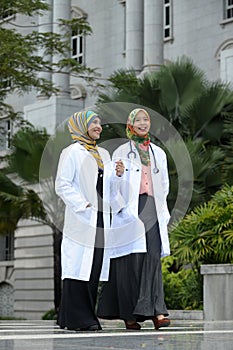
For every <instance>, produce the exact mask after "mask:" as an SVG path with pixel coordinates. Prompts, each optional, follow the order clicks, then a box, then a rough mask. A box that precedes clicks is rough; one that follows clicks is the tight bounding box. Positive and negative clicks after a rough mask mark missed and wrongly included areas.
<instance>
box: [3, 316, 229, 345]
mask: <svg viewBox="0 0 233 350" xmlns="http://www.w3.org/2000/svg"><path fill="white" fill-rule="evenodd" d="M102 327H103V330H102V331H99V332H74V331H65V330H61V329H59V328H58V327H57V326H56V324H55V323H54V322H53V321H29V320H27V321H0V350H21V349H22V350H29V349H30V350H39V349H40V350H53V349H57V350H105V349H111V350H114V349H117V350H123V349H124V350H129V349H130V350H131V349H135V350H138V349H150V350H153V349H158V350H184V349H185V350H233V321H225V322H223V321H218V322H217V321H216V322H204V321H192V320H189V321H187V320H184V321H182V320H177V321H175V320H174V321H172V323H171V325H170V327H168V328H161V329H160V330H154V329H153V325H152V322H150V321H147V322H146V323H145V324H143V327H142V329H141V330H140V331H128V330H125V329H124V324H123V322H121V321H119V322H116V321H104V322H102Z"/></svg>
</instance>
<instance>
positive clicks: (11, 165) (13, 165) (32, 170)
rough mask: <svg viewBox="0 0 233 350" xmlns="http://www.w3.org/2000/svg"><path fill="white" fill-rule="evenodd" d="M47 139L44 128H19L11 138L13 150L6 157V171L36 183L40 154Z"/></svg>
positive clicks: (37, 180)
mask: <svg viewBox="0 0 233 350" xmlns="http://www.w3.org/2000/svg"><path fill="white" fill-rule="evenodd" d="M48 139H49V135H48V134H47V132H46V130H45V129H43V130H38V129H35V128H34V127H23V128H21V129H19V130H18V132H17V133H16V134H14V135H13V137H12V140H11V146H12V149H13V151H12V152H11V154H10V155H9V157H8V167H7V171H8V173H17V174H18V175H19V176H20V177H21V178H22V179H23V180H25V181H29V182H31V183H38V182H39V167H40V161H41V155H42V153H43V150H44V148H45V145H46V143H47V141H48Z"/></svg>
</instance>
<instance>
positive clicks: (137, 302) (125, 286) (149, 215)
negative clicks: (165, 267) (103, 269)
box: [97, 194, 168, 322]
mask: <svg viewBox="0 0 233 350" xmlns="http://www.w3.org/2000/svg"><path fill="white" fill-rule="evenodd" d="M139 217H140V219H141V220H142V221H143V223H144V225H145V230H146V243H147V252H146V253H133V254H129V255H126V256H123V257H120V258H115V259H112V260H111V267H110V277H109V281H108V282H106V283H104V284H103V286H102V290H101V293H100V297H99V305H98V311H97V315H98V317H100V318H105V319H123V320H135V321H139V322H140V321H141V322H142V321H144V320H146V319H150V318H151V317H153V316H156V315H160V314H162V315H165V316H167V315H168V312H167V308H166V305H165V302H164V292H163V282H162V271H161V261H160V254H161V239H160V232H159V226H158V221H157V216H156V208H155V203H154V198H153V197H152V196H148V195H145V194H143V195H140V197H139Z"/></svg>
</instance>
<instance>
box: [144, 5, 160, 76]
mask: <svg viewBox="0 0 233 350" xmlns="http://www.w3.org/2000/svg"><path fill="white" fill-rule="evenodd" d="M162 64H163V1H162V0H144V60H143V65H144V70H143V72H145V73H147V72H151V71H153V70H157V69H159V68H160V66H161V65H162Z"/></svg>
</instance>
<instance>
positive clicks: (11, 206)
mask: <svg viewBox="0 0 233 350" xmlns="http://www.w3.org/2000/svg"><path fill="white" fill-rule="evenodd" d="M0 188H1V190H0V208H1V209H0V234H11V233H14V231H15V229H16V227H17V224H18V221H19V220H20V219H25V218H37V219H39V220H40V221H42V222H44V221H45V219H46V212H45V210H44V207H43V204H42V201H41V199H40V198H39V196H38V195H37V194H36V193H35V192H34V191H33V190H30V189H25V188H23V187H22V186H20V185H17V184H15V183H14V182H13V181H12V180H11V179H10V178H9V177H7V176H6V175H5V174H4V173H3V172H2V171H0Z"/></svg>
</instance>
